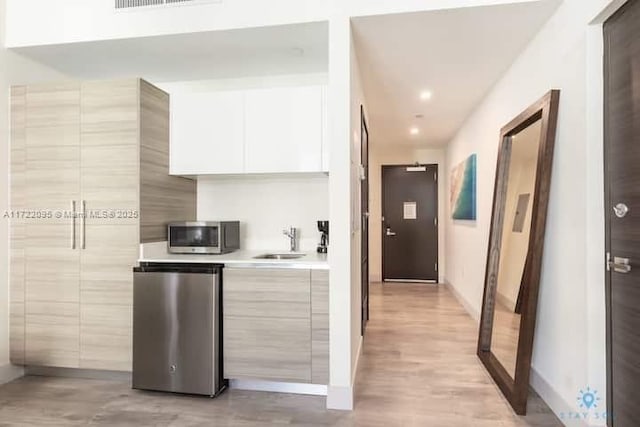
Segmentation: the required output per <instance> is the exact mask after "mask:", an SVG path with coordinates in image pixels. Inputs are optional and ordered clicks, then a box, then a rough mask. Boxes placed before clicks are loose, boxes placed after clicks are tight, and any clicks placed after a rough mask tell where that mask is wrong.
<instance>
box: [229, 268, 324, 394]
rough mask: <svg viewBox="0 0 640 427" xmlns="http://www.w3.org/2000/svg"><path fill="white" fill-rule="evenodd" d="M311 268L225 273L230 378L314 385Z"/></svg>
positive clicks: (230, 271) (239, 270)
mask: <svg viewBox="0 0 640 427" xmlns="http://www.w3.org/2000/svg"><path fill="white" fill-rule="evenodd" d="M310 311H311V292H310V272H309V270H284V269H281V270H278V269H233V268H228V269H225V271H224V292H223V313H224V321H223V329H224V333H223V340H224V372H225V378H236V379H238V378H255V379H268V380H277V381H288V382H305V383H309V382H311V312H310Z"/></svg>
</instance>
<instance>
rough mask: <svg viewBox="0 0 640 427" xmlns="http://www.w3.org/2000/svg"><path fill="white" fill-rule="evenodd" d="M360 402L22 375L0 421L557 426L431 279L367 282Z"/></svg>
mask: <svg viewBox="0 0 640 427" xmlns="http://www.w3.org/2000/svg"><path fill="white" fill-rule="evenodd" d="M371 317H372V318H371V320H370V322H369V325H368V329H367V336H366V340H365V344H364V349H363V354H362V359H361V360H360V363H361V365H360V371H359V375H358V379H357V402H356V408H355V411H353V412H339V411H328V410H326V409H325V399H324V398H321V397H312V396H297V395H284V394H275V393H261V392H248V391H240V390H230V391H228V392H226V393H224V394H223V395H222V396H221V397H220V398H218V399H214V400H210V399H206V398H197V397H188V396H177V395H168V394H162V393H150V392H141V391H135V390H131V389H130V388H129V387H128V385H127V384H126V383H121V382H114V381H98V380H79V379H68V378H45V377H26V378H22V379H20V380H17V381H14V382H12V383H10V384H7V385H4V386H2V387H0V426H86V425H91V426H93V425H96V426H97V425H102V426H233V427H235V426H238V427H242V426H269V425H297V426H339V427H342V426H344V427H348V426H367V427H368V426H372V427H376V426H385V427H387V426H416V427H429V426H434V427H435V426H437V427H447V426H451V427H466V426H474V427H475V426H477V427H483V426H487V427H489V426H491V427H510V426H560V425H561V424H560V422H559V421H557V420H556V419H555V418H554V417H553V415H551V414H550V412H549V410H548V408H546V406H545V405H544V403H542V401H541V400H540V399H539V398H532V399H531V401H530V403H529V412H530V415H529V416H527V417H525V418H520V417H517V416H515V415H513V413H512V411H511V409H510V407H509V406H508V404H507V403H506V401H505V400H504V399H503V398H502V396H501V395H500V392H499V391H498V389H497V388H496V387H495V386H494V384H493V383H492V381H491V379H490V377H489V375H488V374H487V373H486V372H485V371H484V369H483V368H482V365H481V364H480V362H479V361H478V360H477V358H476V357H475V347H476V336H477V330H476V326H475V322H474V321H473V320H472V319H471V318H470V317H469V316H467V314H466V313H465V312H464V310H463V309H462V307H461V306H460V305H459V304H458V303H457V302H456V300H455V299H454V298H453V296H452V295H451V294H450V293H449V292H448V291H447V290H446V289H445V288H444V287H437V286H434V285H404V284H393V285H391V284H388V285H380V284H374V285H372V290H371Z"/></svg>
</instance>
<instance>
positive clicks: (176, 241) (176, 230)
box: [167, 221, 240, 254]
mask: <svg viewBox="0 0 640 427" xmlns="http://www.w3.org/2000/svg"><path fill="white" fill-rule="evenodd" d="M167 235H168V242H167V243H168V245H169V252H170V253H174V254H226V253H228V252H233V251H235V250H237V249H240V222H239V221H220V222H172V223H170V224H169V226H168V232H167Z"/></svg>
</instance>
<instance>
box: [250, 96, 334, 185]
mask: <svg viewBox="0 0 640 427" xmlns="http://www.w3.org/2000/svg"><path fill="white" fill-rule="evenodd" d="M245 99H246V106H245V112H246V120H245V137H246V140H245V159H246V165H245V166H246V169H245V171H246V172H247V173H279V172H319V171H321V170H322V88H321V87H320V86H311V87H291V88H277V89H260V90H252V91H248V92H247V93H246V98H245Z"/></svg>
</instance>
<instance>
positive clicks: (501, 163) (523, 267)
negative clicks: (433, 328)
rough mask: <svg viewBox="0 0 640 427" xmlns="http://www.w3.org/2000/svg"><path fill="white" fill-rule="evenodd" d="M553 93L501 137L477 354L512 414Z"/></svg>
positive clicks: (519, 407)
mask: <svg viewBox="0 0 640 427" xmlns="http://www.w3.org/2000/svg"><path fill="white" fill-rule="evenodd" d="M559 99H560V92H559V91H557V90H553V91H551V92H549V93H548V94H547V95H545V96H544V97H543V98H542V99H540V100H539V101H538V102H536V103H535V104H533V105H532V106H531V107H529V108H528V109H527V110H526V111H524V112H523V113H522V114H520V115H519V116H518V117H516V118H515V119H514V120H512V121H511V122H510V123H509V124H507V125H506V126H505V127H504V128H502V131H501V134H500V151H499V154H498V165H497V169H496V182H495V187H494V195H493V213H492V216H491V231H490V235H489V250H488V252H487V269H486V273H485V274H486V275H485V285H484V298H483V303H482V317H481V321H480V336H479V340H478V356H479V357H480V360H482V363H483V364H484V365H485V366H486V368H487V370H488V371H489V373H490V374H491V376H492V377H493V379H494V380H495V382H496V383H497V384H498V386H499V387H500V389H501V390H502V392H503V393H504V395H505V396H506V398H507V399H508V400H509V403H510V404H511V406H512V407H513V409H514V410H515V412H516V413H517V414H520V415H524V414H525V413H526V410H527V398H528V394H529V370H530V368H531V354H532V351H533V336H534V330H535V320H536V310H537V303H538V286H539V282H540V269H541V263H542V251H543V246H544V235H545V224H546V217H547V205H548V202H549V188H550V183H551V167H552V163H553V146H554V142H555V132H556V123H557V117H558V103H559Z"/></svg>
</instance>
